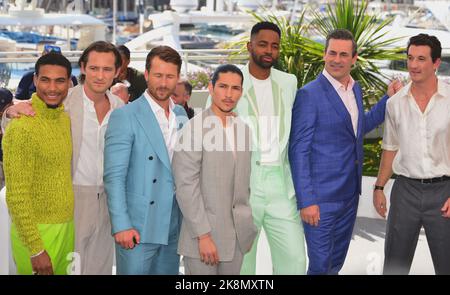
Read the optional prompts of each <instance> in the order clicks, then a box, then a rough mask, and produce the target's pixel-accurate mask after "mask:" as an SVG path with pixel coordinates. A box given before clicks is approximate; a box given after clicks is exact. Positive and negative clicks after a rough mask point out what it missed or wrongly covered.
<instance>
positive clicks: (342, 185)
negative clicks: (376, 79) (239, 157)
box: [289, 29, 399, 274]
mask: <svg viewBox="0 0 450 295" xmlns="http://www.w3.org/2000/svg"><path fill="white" fill-rule="evenodd" d="M356 52H357V48H356V43H355V41H354V39H353V35H352V33H351V32H349V31H347V30H342V29H339V30H335V31H333V32H331V33H330V34H329V35H328V37H327V41H326V47H325V54H324V61H325V69H324V71H323V73H322V74H320V75H319V77H318V78H317V79H316V80H314V81H312V82H311V83H309V84H307V85H306V86H304V87H303V88H301V89H300V90H298V92H297V96H296V99H295V103H294V108H293V111H292V127H291V135H290V143H289V160H290V164H291V168H292V177H293V181H294V186H295V191H296V197H297V206H298V209H300V217H301V218H302V221H303V226H304V231H305V237H306V243H307V248H308V257H309V266H308V274H337V273H338V272H339V270H340V269H341V268H342V265H343V264H344V260H345V256H346V254H347V250H348V246H349V244H350V239H351V236H352V231H353V225H354V223H355V219H356V212H357V208H358V200H359V195H360V193H361V180H362V163H363V137H364V134H366V133H367V132H369V131H370V130H372V129H374V128H375V127H376V126H377V125H379V124H381V123H382V122H383V121H384V113H385V108H386V100H387V98H388V96H384V97H383V98H382V99H381V100H380V101H379V102H378V103H377V104H376V105H375V106H374V108H372V110H371V111H370V112H368V113H364V110H363V101H362V90H361V87H360V86H359V85H358V83H357V82H355V81H354V80H353V79H352V77H351V76H350V71H351V68H352V65H353V64H354V63H355V62H356V59H357V54H356ZM394 86H395V87H394ZM396 87H399V85H398V83H391V85H390V86H389V91H388V92H389V93H391V92H392V94H393V90H394V88H396Z"/></svg>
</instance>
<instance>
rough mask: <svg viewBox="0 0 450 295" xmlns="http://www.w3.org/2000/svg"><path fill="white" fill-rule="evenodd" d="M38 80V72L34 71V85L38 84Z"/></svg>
mask: <svg viewBox="0 0 450 295" xmlns="http://www.w3.org/2000/svg"><path fill="white" fill-rule="evenodd" d="M37 81H38V77H37V76H36V73H34V74H33V83H34V85H36V84H37V83H36V82H37Z"/></svg>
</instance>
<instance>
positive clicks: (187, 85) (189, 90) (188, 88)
mask: <svg viewBox="0 0 450 295" xmlns="http://www.w3.org/2000/svg"><path fill="white" fill-rule="evenodd" d="M178 84H183V86H184V89H185V91H187V93H188V94H189V95H191V94H192V85H191V83H189V81H188V80H181V81H179V82H178Z"/></svg>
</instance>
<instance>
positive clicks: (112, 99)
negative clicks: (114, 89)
mask: <svg viewBox="0 0 450 295" xmlns="http://www.w3.org/2000/svg"><path fill="white" fill-rule="evenodd" d="M82 89H83V104H84V106H85V107H87V108H88V109H89V110H90V111H95V108H94V102H93V101H92V100H90V99H89V97H88V96H87V94H86V92H85V91H84V87H83V88H82ZM105 94H106V98H107V99H108V100H109V104H110V105H111V109H117V108H118V107H121V106H122V105H123V104H124V103H123V102H122V100H121V99H120V98H119V97H118V96H116V95H114V94H112V93H111V91H109V90H106V92H105Z"/></svg>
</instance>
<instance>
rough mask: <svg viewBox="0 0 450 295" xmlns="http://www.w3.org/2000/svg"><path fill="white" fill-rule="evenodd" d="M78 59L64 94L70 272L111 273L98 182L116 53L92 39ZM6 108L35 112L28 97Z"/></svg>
mask: <svg viewBox="0 0 450 295" xmlns="http://www.w3.org/2000/svg"><path fill="white" fill-rule="evenodd" d="M78 63H79V66H80V70H81V74H82V76H81V80H82V81H81V82H82V83H81V84H79V85H78V86H76V87H74V88H72V89H70V90H69V94H68V95H67V97H66V98H65V100H64V109H65V111H66V112H68V114H69V116H70V121H71V129H72V145H73V155H72V180H73V188H74V193H75V255H74V257H73V264H72V274H82V275H108V274H109V275H111V274H112V266H113V260H114V240H113V238H112V236H111V222H110V219H109V213H108V206H107V200H106V193H105V190H104V188H103V149H104V143H105V139H104V137H105V132H106V127H107V125H108V121H109V116H110V114H111V112H112V111H113V110H114V109H117V108H119V107H121V106H123V105H124V103H123V102H122V100H121V99H120V98H119V97H117V96H115V95H113V94H111V93H110V92H109V90H108V89H109V87H110V86H111V84H112V82H113V79H114V78H115V77H116V76H117V74H118V70H119V68H120V65H121V57H120V53H119V52H118V51H117V49H116V47H115V46H114V45H113V44H111V43H108V42H105V41H97V42H94V43H92V44H91V45H89V46H88V47H87V48H86V49H85V50H84V52H83V53H82V55H81V56H80V59H79V61H78ZM5 113H7V114H6V115H7V116H8V117H17V116H20V115H21V114H23V115H34V111H33V109H32V108H31V105H30V104H29V103H28V102H23V103H19V104H17V105H15V106H12V107H10V108H8V109H7V110H6V111H5ZM5 121H6V120H2V123H3V124H5V123H6V122H5ZM3 124H2V125H3Z"/></svg>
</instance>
